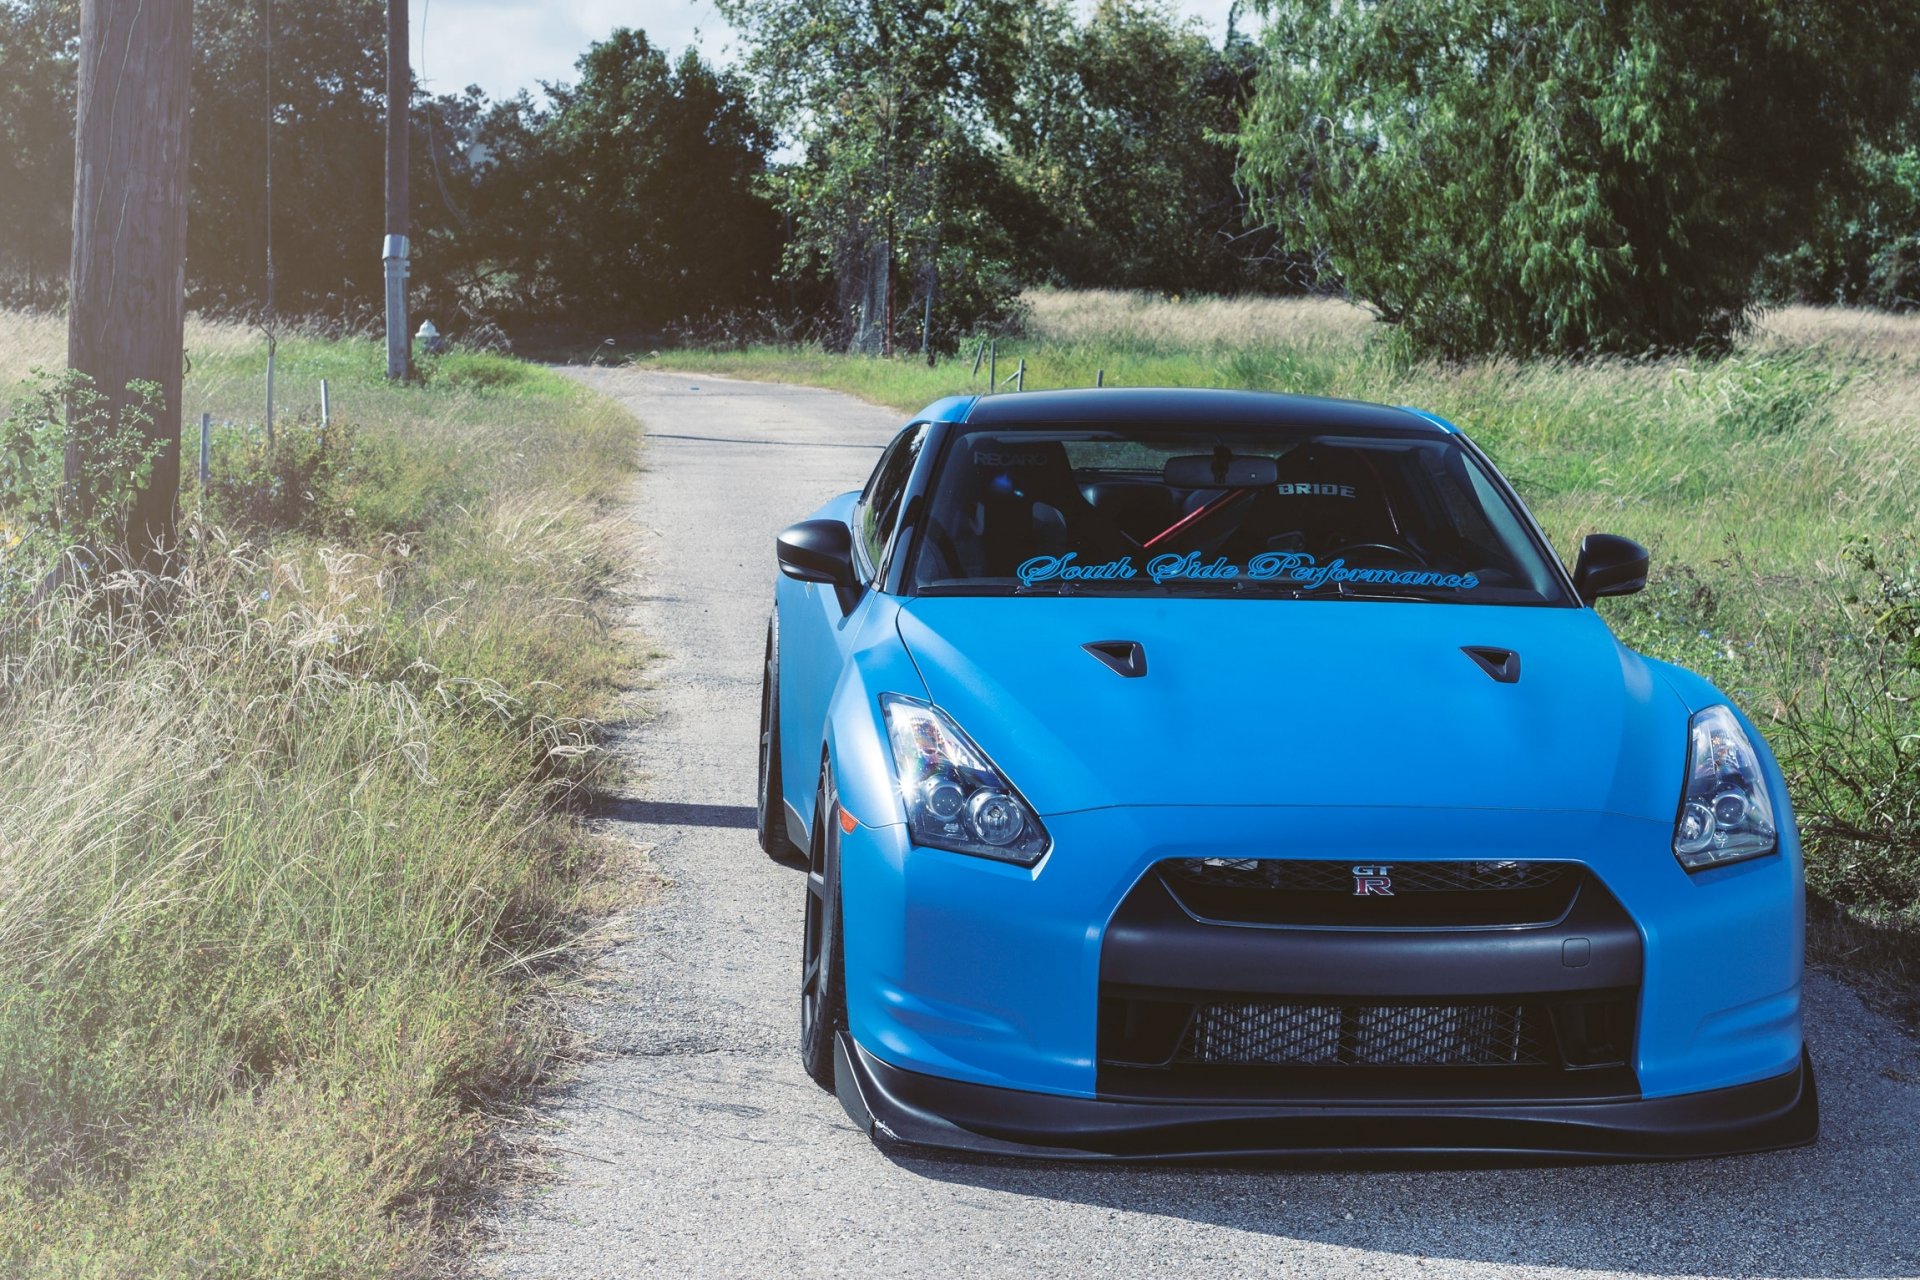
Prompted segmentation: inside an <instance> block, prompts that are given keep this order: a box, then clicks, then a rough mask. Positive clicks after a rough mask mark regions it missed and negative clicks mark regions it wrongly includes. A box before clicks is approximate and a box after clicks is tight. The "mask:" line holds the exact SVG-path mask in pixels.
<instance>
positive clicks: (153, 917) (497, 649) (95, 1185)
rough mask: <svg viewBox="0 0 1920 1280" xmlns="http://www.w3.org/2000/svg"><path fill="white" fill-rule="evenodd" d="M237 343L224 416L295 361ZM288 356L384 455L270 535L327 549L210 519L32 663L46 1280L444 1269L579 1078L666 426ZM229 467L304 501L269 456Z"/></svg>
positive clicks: (32, 1039)
mask: <svg viewBox="0 0 1920 1280" xmlns="http://www.w3.org/2000/svg"><path fill="white" fill-rule="evenodd" d="M32 328H33V326H31V325H29V326H15V329H14V331H15V332H16V333H17V332H21V331H26V330H30V329H32ZM212 336H213V337H215V338H217V339H220V340H221V341H223V342H224V343H225V345H224V346H220V345H217V344H216V343H214V342H206V343H204V344H203V346H202V347H201V349H200V350H201V355H200V356H199V357H198V358H197V359H196V362H195V372H194V374H193V375H192V377H191V378H190V379H189V384H188V396H189V401H190V406H191V405H192V404H195V403H197V404H205V405H209V406H212V407H211V408H210V409H209V410H208V411H210V412H221V413H223V414H227V413H230V414H232V415H233V416H235V417H236V418H238V417H239V416H240V415H241V414H243V413H244V412H245V410H246V408H247V407H249V405H248V402H249V401H251V400H252V398H253V397H254V395H255V394H256V388H257V387H258V376H257V375H258V373H259V372H260V367H261V359H262V357H261V353H260V352H259V351H258V349H257V347H256V346H255V345H254V343H253V340H252V339H251V338H250V337H249V336H248V335H247V334H246V333H245V331H241V330H233V329H219V330H214V331H213V332H212ZM282 354H283V357H284V360H285V365H286V367H287V369H288V371H289V381H290V383H291V384H292V385H293V386H295V387H299V386H300V385H302V382H303V380H307V379H316V378H318V377H321V376H326V377H329V378H330V379H333V380H335V381H336V383H337V385H338V386H339V387H340V388H341V390H342V392H343V393H344V395H343V399H342V401H341V402H340V404H341V406H342V407H341V409H339V410H338V411H339V412H341V413H342V418H341V420H340V421H339V423H338V426H337V431H339V432H340V433H342V434H340V435H338V436H336V439H348V440H351V441H352V442H353V443H352V444H351V446H350V447H349V448H348V452H347V454H346V455H345V456H344V457H343V458H341V459H339V463H340V465H339V467H338V474H337V475H334V476H332V478H331V479H330V480H329V482H328V483H327V484H326V485H324V486H322V491H321V492H320V493H319V494H318V495H316V496H313V497H312V499H311V500H310V501H307V502H305V503H303V504H297V505H293V506H282V507H276V506H274V505H273V503H271V502H262V503H260V504H256V505H255V506H254V507H250V508H249V509H250V510H257V511H263V512H267V513H269V514H271V513H272V512H275V511H281V510H285V511H295V510H297V511H298V512H299V513H300V524H301V527H302V528H310V529H312V530H320V531H323V532H300V531H299V530H297V529H288V528H280V529H273V528H267V527H263V528H260V529H258V530H256V531H255V533H254V534H253V535H252V536H251V537H248V538H241V537H238V536H236V535H232V534H229V533H226V532H224V531H222V530H221V529H220V528H219V527H218V526H217V525H216V524H214V523H212V522H211V518H212V517H214V516H217V515H218V514H219V512H218V511H217V510H214V509H212V508H213V507H215V506H217V503H215V502H212V501H211V500H210V499H209V498H208V497H205V496H203V495H199V494H197V493H194V492H189V493H188V494H187V505H188V509H189V512H190V517H189V524H188V531H189V534H190V548H189V554H188V557H187V568H186V570H185V572H184V573H183V575H182V576H181V577H180V579H179V580H178V581H174V582H170V583H167V584H156V583H152V582H146V581H141V580H138V579H133V578H121V579H119V580H108V581H104V582H98V583H96V584H94V587H93V594H92V595H90V596H80V597H72V598H67V599H64V600H62V601H60V602H59V603H58V604H57V605H56V606H55V607H53V608H52V609H50V610H48V611H47V612H45V613H43V614H42V615H41V616H39V617H38V618H37V619H36V621H35V622H34V623H33V625H31V626H29V627H26V628H24V629H22V628H16V629H15V630H13V631H12V632H11V633H10V634H9V635H8V636H7V637H6V638H5V640H4V642H0V1273H3V1274H6V1275H8V1276H40V1275H45V1276H98V1277H102V1278H105V1277H123V1276H171V1275H179V1274H195V1275H230V1276H236V1277H239V1276H247V1277H252V1276H268V1275H272V1276H314V1277H320V1276H347V1275H409V1274H421V1273H425V1272H427V1271H429V1270H432V1269H435V1268H437V1267H438V1265H439V1262H438V1261H436V1260H437V1259H442V1258H443V1257H444V1253H445V1249H446V1247H447V1246H446V1239H445V1233H444V1232H441V1231H438V1230H437V1223H438V1222H439V1221H440V1220H441V1217H442V1215H438V1214H437V1209H436V1206H438V1205H441V1204H442V1203H443V1202H445V1201H446V1199H447V1198H448V1197H454V1198H457V1197H459V1196H460V1195H462V1194H465V1193H466V1192H467V1191H469V1190H470V1189H471V1188H472V1187H473V1186H474V1185H475V1179H476V1177H477V1176H478V1172H479V1170H478V1168H477V1166H476V1165H475V1163H474V1160H473V1153H474V1151H475V1146H476V1143H477V1142H478V1141H479V1140H480V1138H481V1136H482V1134H483V1131H484V1128H485V1124H486V1115H487V1110H488V1108H489V1107H491V1106H495V1105H498V1104H500V1103H501V1102H502V1101H503V1100H505V1099H508V1098H510V1097H511V1096H512V1094H513V1091H514V1090H516V1089H518V1088H520V1087H523V1086H524V1085H526V1084H527V1082H529V1081H530V1080H532V1079H534V1078H535V1077H536V1076H537V1075H538V1074H539V1073H540V1072H541V1071H542V1070H543V1069H544V1068H545V1066H546V1064H547V1062H548V1059H549V1055H550V1052H551V1050H552V1048H553V1044H554V1042H553V1040H552V1038H551V1035H550V1033H549V1031H548V1030H547V1023H546V1021H545V1018H544V1016H543V1013H542V1007H541V1003H540V992H541V989H542V983H543V981H544V979H543V978H542V976H541V975H542V974H543V972H547V971H550V970H552V969H553V967H554V964H555V961H556V958H557V957H559V956H561V955H563V954H565V951H566V948H567V947H568V946H569V944H570V943H571V942H572V941H573V940H574V939H575V938H576V936H577V931H578V928H579V908H578V906H577V903H578V899H579V895H580V893H581V892H582V889H583V886H584V885H586V884H587V883H588V880H587V872H588V870H589V869H590V867H591V866H592V862H593V851H592V849H591V847H590V846H589V844H588V843H587V841H586V840H585V839H584V838H583V836H582V834H581V832H580V829H579V828H578V826H577V824H576V819H575V817H574V816H573V812H572V810H571V809H570V808H569V804H568V801H569V797H570V796H571V795H573V794H574V792H575V790H576V789H577V788H579V787H580V786H581V785H582V784H584V783H586V782H588V781H590V780H591V778H592V776H593V775H594V772H595V770H597V769H598V768H600V767H602V759H601V757H600V755H599V753H598V751H597V749H596V746H595V743H596V730H595V725H594V717H595V715H596V714H597V713H598V712H599V711H600V710H601V709H602V707H603V706H604V700H605V698H606V697H607V695H608V692H609V690H610V689H611V688H612V687H613V685H614V682H615V680H616V678H617V675H618V669H619V665H620V653H619V651H618V648H617V646H616V644H615V642H614V639H613V638H612V636H611V635H610V633H609V631H608V628H607V624H606V621H605V617H604V613H603V609H602V604H601V601H602V600H603V599H604V595H605V586H606V582H607V579H608V575H609V574H610V573H611V572H612V564H613V562H612V559H611V557H610V554H609V548H608V543H607V529H606V525H605V523H604V520H603V517H602V514H601V504H602V503H603V502H605V501H606V500H607V499H608V498H609V496H610V495H611V494H612V493H613V492H614V490H615V488H616V487H617V486H618V485H619V483H620V477H621V476H622V475H624V474H625V472H626V471H627V469H628V468H629V467H630V466H631V465H632V461H633V456H632V455H633V447H634V440H635V435H636V431H635V427H634V424H633V423H632V422H631V420H630V419H628V418H626V417H625V416H624V415H623V414H621V413H620V412H619V411H618V410H617V409H615V408H613V407H612V406H611V405H609V404H606V403H604V402H601V401H598V400H595V399H593V398H591V397H588V396H586V395H584V394H582V393H580V392H578V391H577V390H576V389H574V388H572V387H571V386H569V385H567V384H565V383H563V382H562V381H561V380H559V379H557V378H555V377H553V376H552V375H549V374H546V373H544V372H541V371H538V370H532V369H529V368H527V367H525V366H520V365H517V364H514V363H512V362H510V361H500V360H493V359H490V358H485V357H465V356H460V357H451V358H449V359H448V360H446V361H444V362H442V363H441V364H440V366H439V367H438V368H435V369H434V370H433V371H432V372H433V374H434V378H433V380H432V381H430V382H429V385H428V386H426V387H425V388H413V389H398V388H391V387H387V386H385V385H384V384H383V382H382V381H381V380H380V377H379V365H378V353H377V352H375V351H373V350H372V348H371V346H370V345H369V344H337V343H328V342H322V341H318V340H313V339H300V340H296V341H294V342H292V343H290V344H288V345H287V346H284V347H283V348H282ZM15 358H16V360H17V356H16V357H15ZM286 425H287V426H289V427H291V426H293V425H294V424H293V423H292V422H291V421H289V423H288V424H286ZM349 426H350V427H351V431H350V432H349V431H348V428H349ZM285 438H286V437H285V436H284V434H283V444H282V445H281V446H280V447H281V448H285V447H286V446H285V444H284V440H285ZM225 443H226V446H227V448H228V450H229V454H230V456H229V457H227V458H225V459H223V461H225V462H227V463H230V464H232V465H234V466H236V467H238V466H241V465H243V464H246V465H254V466H255V472H256V473H257V474H258V476H259V477H260V479H261V483H263V484H266V485H269V486H271V485H272V484H273V483H274V482H275V478H276V476H277V475H278V472H277V471H276V468H275V465H272V464H273V461H274V460H273V459H271V458H268V459H267V460H266V463H267V464H266V465H259V455H260V451H261V450H263V449H264V443H263V441H262V439H261V438H260V436H259V433H258V432H257V431H255V432H253V433H252V434H251V435H249V434H248V433H246V432H244V431H242V430H241V429H240V428H238V427H236V428H234V435H233V437H232V438H231V439H228V440H226V442H225ZM248 450H253V451H254V453H253V454H251V455H250V454H248V452H247V451H248ZM250 458H251V459H252V461H251V462H250V461H249V459H250ZM268 496H269V497H270V496H271V495H270V494H269V495H268ZM147 606H152V607H150V608H149V607H147Z"/></svg>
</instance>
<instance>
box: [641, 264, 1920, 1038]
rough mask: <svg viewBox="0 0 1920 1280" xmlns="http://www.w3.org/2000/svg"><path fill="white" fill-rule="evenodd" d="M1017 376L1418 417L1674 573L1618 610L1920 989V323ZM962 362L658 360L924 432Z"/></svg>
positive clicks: (1070, 311)
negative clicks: (849, 406) (1679, 676)
mask: <svg viewBox="0 0 1920 1280" xmlns="http://www.w3.org/2000/svg"><path fill="white" fill-rule="evenodd" d="M1032 303H1033V315H1032V318H1031V321H1030V323H1029V325H1028V333H1027V336H1026V337H1025V338H1023V339H1021V340H1017V341H1004V342H1002V343H1001V344H1000V353H999V358H1000V373H1001V375H1002V376H1003V377H1004V376H1005V375H1006V374H1008V373H1010V372H1012V371H1013V369H1014V368H1015V367H1016V366H1017V364H1018V362H1019V360H1020V359H1022V358H1023V357H1024V358H1025V359H1026V360H1027V364H1028V374H1027V386H1028V388H1029V389H1033V390H1037V389H1043V388H1047V387H1060V386H1091V385H1092V384H1093V382H1094V379H1095V376H1096V373H1097V372H1098V371H1100V370H1105V373H1106V377H1107V381H1108V382H1109V383H1110V384H1118V385H1123V386H1226V387H1251V388H1257V389H1263V390H1278V391H1293V392H1304V393H1308V394H1313V395H1331V396H1348V397H1354V398H1359V399H1366V400H1381V401H1385V402H1387V403H1392V404H1416V405H1420V406H1422V407H1425V408H1428V409H1431V410H1433V411H1436V412H1438V413H1440V414H1442V415H1443V416H1445V417H1447V418H1449V419H1451V420H1453V421H1455V422H1458V423H1459V424H1461V425H1462V426H1463V427H1465V428H1466V429H1467V430H1468V431H1469V432H1470V433H1471V434H1472V435H1473V436H1474V438H1475V439H1476V440H1478V441H1479V442H1480V443H1481V444H1482V445H1484V446H1485V447H1486V448H1487V449H1488V451H1489V452H1490V453H1491V454H1492V455H1493V457H1494V458H1495V460H1496V461H1498V462H1499V463H1500V465H1501V466H1502V468H1503V469H1504V470H1505V471H1506V472H1507V474H1508V475H1509V476H1511V477H1512V478H1513V480H1514V482H1515V483H1516V484H1517V485H1518V486H1519V488H1520V489H1521V491H1522V492H1523V494H1524V495H1525V496H1526V498H1527V500H1528V501H1529V503H1530V504H1531V505H1532V506H1533V509H1534V510H1535V512H1537V513H1538V515H1539V516H1540V518H1541V521H1542V522H1543V523H1544V524H1545V526H1546V528H1547V531H1548V533H1549V534H1550V535H1551V536H1552V538H1553V539H1554V542H1555V543H1556V545H1557V546H1559V547H1560V548H1562V549H1563V550H1564V551H1566V552H1568V553H1569V554H1571V553H1572V551H1573V550H1574V549H1575V548H1577V547H1578V545H1579V539H1580V538H1581V537H1582V536H1583V535H1584V534H1587V533H1591V532H1595V531H1600V530H1605V531H1608V532H1616V533H1622V534H1625V535H1627V536H1629V537H1632V538H1637V539H1639V540H1640V541H1642V542H1644V543H1646V544H1647V545H1648V546H1649V547H1650V548H1651V549H1652V550H1653V552H1654V555H1655V558H1656V570H1655V576H1654V579H1653V582H1652V587H1651V590H1649V591H1648V592H1647V594H1646V595H1644V596H1641V597H1638V598H1635V599H1632V600H1625V601H1608V602H1605V603H1604V605H1603V608H1604V609H1605V611H1606V613H1607V614H1608V616H1609V618H1610V619H1611V620H1612V622H1613V623H1614V625H1615V627H1616V629H1617V630H1619V631H1620V633H1621V634H1622V635H1623V637H1624V638H1625V639H1626V640H1627V641H1628V642H1629V643H1631V644H1632V645H1634V646H1635V647H1637V648H1639V649H1642V650H1643V651H1646V652H1649V653H1652V654H1655V655H1657V656H1659V657H1663V658H1667V659H1670V660H1673V661H1677V662H1681V663H1684V664H1686V665H1688V666H1691V667H1694V668H1695V669H1697V670H1700V671H1702V672H1704V673H1705V674H1707V675H1709V676H1710V677H1712V678H1713V679H1714V680H1715V681H1716V682H1717V683H1718V684H1719V685H1720V686H1721V687H1722V688H1724V689H1726V690H1728V691H1729V692H1730V693H1732V694H1733V695H1734V696H1735V697H1736V698H1738V699H1739V700H1740V701H1741V702H1742V704H1743V705H1744V706H1745V707H1746V708H1747V709H1748V710H1749V711H1750V712H1751V713H1752V714H1754V715H1756V716H1757V717H1758V718H1760V719H1761V720H1762V722H1763V723H1764V724H1765V725H1766V727H1767V729H1768V732H1769V736H1770V737H1771V739H1772V741H1773V743H1774V746H1775V748H1776V749H1777V750H1778V751H1779V753H1780V755H1781V757H1782V759H1783V762H1784V763H1785V765H1786V767H1787V770H1788V772H1789V775H1790V778H1791V781H1792V789H1793V794H1794V797H1795V800H1796V802H1797V804H1798V807H1799V811H1800V814H1801V818H1802V825H1803V827H1804V828H1805V829H1806V831H1807V835H1808V837H1809V858H1808V863H1809V878H1810V880H1811V882H1812V884H1813V886H1814V888H1815V890H1816V891H1817V892H1818V893H1819V894H1821V895H1822V898H1823V901H1824V902H1825V903H1827V904H1839V905H1840V906H1843V907H1844V908H1845V910H1844V911H1838V912H1836V911H1831V910H1822V911H1820V912H1817V913H1816V915H1817V916H1818V918H1819V920H1820V923H1821V924H1822V926H1823V927H1822V928H1821V929H1820V930H1819V931H1818V933H1817V939H1818V941H1819V944H1820V947H1821V949H1822V953H1823V954H1825V955H1828V956H1839V957H1850V958H1851V959H1852V960H1853V961H1854V962H1855V966H1856V968H1857V969H1858V970H1859V971H1860V972H1862V973H1865V974H1868V975H1870V976H1871V975H1878V976H1880V977H1882V978H1883V979H1885V980H1886V981H1887V983H1888V987H1887V990H1888V991H1889V993H1890V994H1893V993H1898V995H1899V997H1900V998H1903V999H1906V1000H1909V1001H1910V1000H1912V999H1913V997H1914V995H1915V993H1916V991H1920V701H1916V695H1920V544H1917V543H1916V539H1920V318H1900V317H1890V316H1886V315H1880V314H1874V313H1866V312H1846V311H1820V310H1812V309H1806V308H1796V309H1793V310H1788V311H1784V312H1781V313H1778V314H1776V315H1774V316H1772V317H1770V318H1769V319H1768V321H1767V322H1766V323H1765V324H1763V325H1762V326H1761V328H1760V329H1759V331H1758V332H1757V333H1756V334H1755V335H1754V336H1753V337H1752V338H1751V339H1749V340H1748V341H1747V342H1746V343H1745V344H1744V345H1743V346H1742V347H1741V348H1740V349H1739V350H1738V351H1736V352H1735V353H1734V354H1732V355H1731V356H1729V357H1727V358H1725V359H1720V360H1701V361H1690V360H1661V361H1648V362H1604V363H1592V364H1584V365H1581V364H1561V363H1545V362H1541V363H1514V362H1509V361H1501V360H1492V361H1484V362H1478V363H1472V364H1466V365H1462V366H1439V365H1433V364H1417V363H1409V362H1407V361H1405V360H1403V359H1399V358H1396V355H1395V349H1394V344H1393V343H1392V342H1391V341H1390V340H1386V339H1385V338H1384V337H1383V335H1382V333H1381V332H1380V326H1377V325H1375V324H1374V323H1373V322H1372V321H1371V319H1370V318H1369V317H1368V315H1367V314H1366V313H1365V312H1363V311H1361V310H1359V309H1357V308H1353V307H1349V306H1347V305H1345V304H1343V303H1338V302H1332V301H1310V300H1299V301H1279V300H1271V301H1218V300H1195V301H1188V302H1165V301H1158V300H1152V299H1147V298H1142V297H1135V296H1129V295H1116V294H1072V293H1042V294H1039V295H1036V296H1035V297H1034V298H1033V299H1032ZM972 355H973V353H972V352H971V351H968V352H967V353H966V356H965V358H960V359H955V360H951V361H946V362H943V363H941V364H940V366H939V367H938V368H934V369H929V368H928V367H927V366H926V363H925V362H924V361H923V360H915V359H911V358H906V357H902V358H899V359H895V360H879V359H864V358H848V357H838V356H832V355H828V354H826V353H824V352H822V351H819V350H818V349H809V348H754V349H749V350H746V351H672V352H667V353H664V354H662V355H658V356H654V357H650V358H648V359H647V360H646V361H643V362H642V363H643V364H654V365H658V366H660V367H665V368H673V369H684V370H690V371H700V372H707V373H715V374H730V375H734V376H740V377H750V378H772V379H782V380H789V381H795V382H807V383H814V384H818V385H823V386H829V387H835V388H838V389H841V390H845V391H850V392H853V393H855V394H857V395H861V396H864V397H867V398H868V399H871V400H875V401H878V402H879V403H882V404H887V405H890V406H892V407H894V408H896V409H899V410H901V411H902V412H903V413H907V412H912V411H914V410H916V409H918V408H919V407H921V406H922V405H924V404H926V403H927V402H929V401H931V400H933V399H935V398H937V397H939V396H943V395H950V394H956V393H971V392H977V391H980V390H982V389H984V386H985V381H986V378H985V373H984V370H983V371H982V372H981V373H980V374H978V375H975V374H974V373H973V371H972Z"/></svg>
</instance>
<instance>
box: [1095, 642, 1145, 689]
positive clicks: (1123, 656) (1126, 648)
mask: <svg viewBox="0 0 1920 1280" xmlns="http://www.w3.org/2000/svg"><path fill="white" fill-rule="evenodd" d="M1080 647H1081V648H1082V649H1085V650H1086V651H1087V652H1088V653H1090V654H1092V655H1093V656H1094V657H1096V658H1098V659H1100V661H1102V662H1104V663H1106V664H1107V665H1108V666H1109V667H1112V668H1113V670H1114V671H1115V672H1117V673H1118V674H1120V675H1123V676H1125V677H1126V678H1127V679H1129V680H1138V679H1139V678H1140V677H1141V676H1144V675H1146V674H1147V651H1146V650H1145V649H1143V648H1142V647H1141V646H1140V642H1139V641H1138V640H1096V641H1094V642H1093V643H1092V644H1083V645H1081V646H1080Z"/></svg>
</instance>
